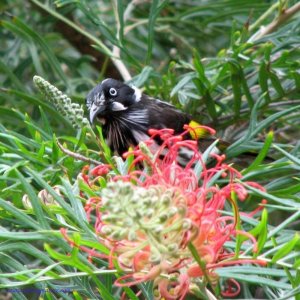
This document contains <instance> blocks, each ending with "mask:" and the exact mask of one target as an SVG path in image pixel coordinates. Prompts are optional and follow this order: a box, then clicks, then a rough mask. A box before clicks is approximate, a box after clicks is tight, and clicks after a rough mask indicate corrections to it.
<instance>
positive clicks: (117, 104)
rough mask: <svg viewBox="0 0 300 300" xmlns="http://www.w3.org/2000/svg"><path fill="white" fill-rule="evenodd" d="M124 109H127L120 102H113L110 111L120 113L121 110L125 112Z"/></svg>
mask: <svg viewBox="0 0 300 300" xmlns="http://www.w3.org/2000/svg"><path fill="white" fill-rule="evenodd" d="M126 109H128V107H126V106H124V105H123V104H122V103H120V102H113V103H112V105H111V110H112V111H121V110H126Z"/></svg>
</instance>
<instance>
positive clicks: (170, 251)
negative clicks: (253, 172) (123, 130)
mask: <svg viewBox="0 0 300 300" xmlns="http://www.w3.org/2000/svg"><path fill="white" fill-rule="evenodd" d="M188 130H191V129H190V128H188V127H187V131H188ZM192 130H195V129H192ZM206 130H207V129H206ZM186 133H187V132H185V133H184V134H182V135H179V136H174V135H173V131H172V130H170V129H162V130H155V129H152V130H150V134H151V135H152V137H151V139H149V140H148V141H146V142H145V144H140V146H139V147H136V148H135V149H134V150H133V151H130V152H128V153H126V154H125V155H124V157H125V158H127V157H132V156H133V157H134V159H133V162H132V164H131V166H130V167H129V171H128V173H127V174H125V175H114V174H113V173H112V172H111V173H109V172H110V170H112V168H111V167H110V166H106V165H104V166H98V167H96V168H94V169H93V170H91V172H90V175H89V176H90V179H89V180H90V182H93V184H96V183H95V180H94V178H93V177H97V176H105V175H109V176H107V177H106V179H107V186H106V188H102V189H101V188H99V187H98V189H96V190H95V192H96V193H97V195H98V197H93V198H90V199H89V200H88V201H87V205H86V211H87V214H88V215H90V214H91V213H92V211H93V210H94V211H95V213H96V215H95V216H96V221H95V223H94V225H95V231H96V233H97V234H98V235H99V239H100V241H101V242H102V243H103V244H104V245H105V246H106V247H107V248H108V249H110V252H111V254H110V255H109V261H110V264H111V265H112V260H117V261H118V263H119V266H120V267H121V269H123V270H124V272H125V273H126V275H124V276H123V277H120V278H118V279H117V281H116V282H115V284H116V285H117V286H131V285H135V284H137V283H140V282H144V281H148V280H154V283H155V287H156V294H157V295H158V296H159V297H162V298H164V299H184V297H185V295H186V293H188V292H189V291H190V292H193V291H194V290H195V286H197V282H198V281H197V279H199V277H200V278H202V277H205V278H207V279H208V280H209V281H210V282H211V283H212V284H216V282H217V279H218V276H217V274H216V273H215V271H214V270H215V269H216V268H217V267H221V266H228V265H234V264H241V263H260V264H263V263H264V262H262V261H259V260H255V259H249V258H248V259H244V260H243V259H239V258H236V257H235V256H234V254H233V253H232V254H231V253H230V252H228V251H227V250H226V248H225V246H224V244H225V242H227V241H230V240H232V239H233V238H234V237H235V236H236V235H237V234H242V235H245V236H247V237H248V238H249V239H251V240H252V241H253V244H254V251H255V247H256V241H255V239H254V238H253V237H252V236H251V235H250V234H248V233H245V232H243V231H241V230H237V220H238V219H237V216H238V208H237V205H236V203H235V199H233V195H234V197H235V198H237V199H239V200H240V201H245V200H246V198H247V195H248V192H247V189H246V188H245V186H244V185H243V184H242V183H240V181H237V180H236V179H239V180H241V179H242V175H241V174H240V173H239V172H238V171H237V170H236V169H234V168H233V167H232V166H230V165H228V164H226V162H225V161H224V160H225V156H224V155H218V154H215V153H211V154H210V156H209V155H207V153H206V155H203V154H202V153H200V152H199V150H198V144H197V142H196V141H194V140H193V141H192V140H186V139H184V137H185V136H186ZM157 137H159V138H160V139H161V140H162V144H161V146H158V145H157V144H156V142H155V141H156V140H157V139H156V138H157ZM200 142H201V141H200ZM183 150H184V151H185V152H188V153H190V160H189V161H188V163H187V165H186V166H185V167H183V166H181V165H180V164H179V162H178V160H179V156H180V153H181V152H182V151H183ZM162 156H163V158H161V157H162ZM208 163H209V165H213V166H211V167H209V166H208ZM141 166H144V168H142V167H141ZM84 179H85V180H86V175H85V177H84ZM218 179H222V184H220V183H218ZM87 182H88V181H87ZM247 184H248V185H252V186H253V185H255V186H256V187H258V185H257V184H256V183H249V182H247ZM90 186H92V185H91V184H90ZM259 188H261V187H260V186H259ZM226 203H229V204H230V205H231V206H232V207H233V210H234V212H235V213H234V216H228V215H223V213H222V211H223V210H224V206H225V204H226ZM189 243H192V245H193V248H194V249H195V250H196V252H197V255H198V257H199V258H200V259H201V266H200V265H199V264H198V262H197V261H196V260H195V258H194V257H193V255H192V254H191V252H190V250H189V247H187V245H188V244H189ZM89 254H90V255H93V254H92V253H91V251H89ZM229 283H230V284H231V286H232V284H234V285H235V288H234V289H233V288H228V289H227V290H226V291H225V292H224V293H226V295H229V294H230V291H232V293H231V295H233V294H234V295H235V294H236V293H237V292H238V291H239V285H238V283H237V282H236V281H234V280H232V281H229ZM191 287H192V289H191Z"/></svg>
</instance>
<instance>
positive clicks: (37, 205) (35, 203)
mask: <svg viewBox="0 0 300 300" xmlns="http://www.w3.org/2000/svg"><path fill="white" fill-rule="evenodd" d="M16 174H17V176H18V178H19V179H20V182H21V184H22V186H23V187H24V190H25V193H26V194H27V195H28V197H29V200H30V202H31V204H32V208H33V211H34V213H35V216H36V218H37V220H38V222H39V224H40V227H41V228H42V229H50V225H49V223H48V220H47V218H46V216H45V215H44V212H43V209H42V205H41V199H39V198H38V196H37V195H36V191H34V189H33V188H32V186H31V185H30V184H29V183H28V182H27V179H25V177H24V176H23V175H22V174H21V173H20V172H19V171H18V170H16Z"/></svg>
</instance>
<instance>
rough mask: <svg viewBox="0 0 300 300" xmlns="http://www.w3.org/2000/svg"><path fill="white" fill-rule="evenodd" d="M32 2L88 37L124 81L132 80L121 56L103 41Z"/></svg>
mask: <svg viewBox="0 0 300 300" xmlns="http://www.w3.org/2000/svg"><path fill="white" fill-rule="evenodd" d="M30 1H31V2H33V3H34V4H35V5H37V6H39V7H40V8H41V9H43V10H45V11H46V12H47V13H48V14H50V15H52V16H53V17H55V18H57V19H59V20H61V21H62V22H64V23H66V24H67V25H68V26H70V27H72V28H73V29H75V30H76V31H78V32H79V33H80V34H81V35H83V36H85V37H87V38H88V39H90V40H91V41H92V42H93V43H94V44H95V45H97V46H98V47H100V48H101V49H102V50H103V52H104V53H105V54H107V55H108V56H109V57H110V59H111V60H112V62H113V64H114V65H115V67H116V68H117V69H118V71H119V72H120V74H121V76H122V77H123V79H124V80H129V79H131V75H130V73H129V71H128V69H127V67H126V66H125V65H124V63H123V61H122V60H121V59H120V55H119V53H118V52H117V51H115V53H114V51H111V50H110V49H109V48H108V47H107V46H106V45H105V44H104V43H103V42H102V41H100V40H99V39H97V38H95V37H94V36H93V35H92V34H90V33H89V32H87V31H85V30H84V29H81V28H80V27H79V26H77V25H76V24H75V23H74V22H72V21H70V20H68V19H67V18H65V17H64V16H62V15H61V14H59V13H57V12H56V11H54V10H52V9H51V8H49V7H48V6H47V5H44V4H42V3H40V2H39V1H37V0H30ZM114 47H115V46H114ZM117 49H118V48H117Z"/></svg>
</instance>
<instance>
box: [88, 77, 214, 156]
mask: <svg viewBox="0 0 300 300" xmlns="http://www.w3.org/2000/svg"><path fill="white" fill-rule="evenodd" d="M86 105H87V108H88V110H89V121H90V123H91V124H93V123H98V124H100V125H101V126H102V132H103V135H104V137H105V139H106V142H107V144H108V146H109V147H110V149H111V150H112V151H113V152H116V153H117V154H119V155H122V154H123V153H125V152H127V151H128V149H129V148H130V147H135V146H137V145H138V144H139V143H140V142H144V141H146V140H148V139H149V138H150V135H149V129H163V128H170V129H173V130H174V135H178V134H181V133H183V132H184V131H185V130H186V129H184V125H185V124H187V125H189V126H190V127H192V128H197V129H196V130H193V131H192V132H191V135H192V138H193V139H198V138H200V137H202V136H206V135H207V134H208V132H207V131H206V130H205V129H202V128H200V127H199V126H200V124H199V123H197V122H195V121H194V120H193V118H192V116H191V115H189V114H187V113H185V112H183V111H181V110H180V109H177V108H176V107H175V106H173V105H172V104H170V103H167V102H165V101H162V100H160V99H156V98H153V97H151V96H149V95H147V94H145V93H142V91H141V90H140V89H139V88H137V87H135V86H133V85H128V84H125V83H123V82H121V81H118V80H115V79H112V78H107V79H104V80H103V81H102V82H101V83H99V84H98V85H97V86H96V87H94V88H93V89H92V90H91V91H90V92H89V93H88V95H87V97H86ZM195 133H196V135H197V136H195ZM207 140H208V141H209V143H212V142H213V139H210V138H209V139H206V141H207ZM158 143H159V141H158ZM182 156H184V155H182ZM186 156H188V154H186ZM185 160H188V157H186V158H185Z"/></svg>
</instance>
